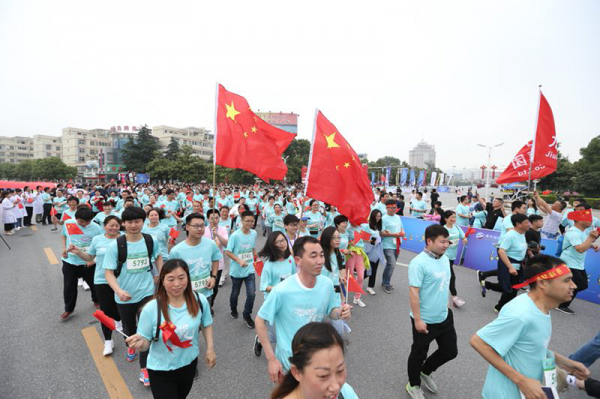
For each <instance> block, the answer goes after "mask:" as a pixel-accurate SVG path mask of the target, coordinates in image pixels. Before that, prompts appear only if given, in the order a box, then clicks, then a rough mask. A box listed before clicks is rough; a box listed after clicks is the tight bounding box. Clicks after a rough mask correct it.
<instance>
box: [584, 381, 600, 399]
mask: <svg viewBox="0 0 600 399" xmlns="http://www.w3.org/2000/svg"><path fill="white" fill-rule="evenodd" d="M584 388H585V393H587V394H588V396H591V397H593V398H600V381H598V380H595V379H593V378H588V379H587V380H585V385H584Z"/></svg>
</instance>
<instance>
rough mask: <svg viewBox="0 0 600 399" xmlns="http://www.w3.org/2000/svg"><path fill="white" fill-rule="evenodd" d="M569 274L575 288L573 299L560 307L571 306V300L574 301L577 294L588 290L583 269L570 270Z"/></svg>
mask: <svg viewBox="0 0 600 399" xmlns="http://www.w3.org/2000/svg"><path fill="white" fill-rule="evenodd" d="M571 273H573V282H574V283H575V285H576V286H577V288H575V290H574V291H573V298H572V299H571V300H570V301H568V302H565V303H561V304H560V307H568V306H569V305H570V304H571V302H573V299H575V296H576V295H577V293H579V292H581V291H585V290H587V289H588V277H587V273H586V271H585V269H583V270H579V269H571Z"/></svg>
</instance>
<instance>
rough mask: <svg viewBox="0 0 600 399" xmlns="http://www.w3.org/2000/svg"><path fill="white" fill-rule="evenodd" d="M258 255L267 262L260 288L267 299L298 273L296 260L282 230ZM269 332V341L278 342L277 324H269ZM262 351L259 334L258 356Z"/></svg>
mask: <svg viewBox="0 0 600 399" xmlns="http://www.w3.org/2000/svg"><path fill="white" fill-rule="evenodd" d="M258 256H259V257H261V258H263V259H265V264H264V267H263V270H262V274H261V276H260V290H261V291H262V292H263V293H264V295H265V300H266V299H267V297H268V296H269V292H271V290H272V289H273V288H275V286H276V285H277V284H279V283H281V282H282V281H283V280H285V279H286V278H288V277H289V276H291V275H292V274H295V273H296V262H294V257H293V256H292V252H291V251H290V246H289V243H288V240H287V238H286V236H285V234H283V233H282V232H281V231H274V232H272V233H271V234H270V235H269V237H267V241H266V242H265V246H264V247H263V249H262V250H261V251H260V252H259V253H258ZM267 328H268V332H269V342H271V344H274V343H275V342H277V337H276V335H275V325H271V324H270V323H269V324H268V326H267ZM261 352H262V345H261V344H260V341H259V340H258V335H256V336H255V337H254V354H255V355H256V356H257V357H258V356H260V354H261Z"/></svg>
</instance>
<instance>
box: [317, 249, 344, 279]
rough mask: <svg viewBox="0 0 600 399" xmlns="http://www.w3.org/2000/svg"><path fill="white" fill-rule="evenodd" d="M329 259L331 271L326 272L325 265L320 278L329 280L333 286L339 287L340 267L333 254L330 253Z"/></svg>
mask: <svg viewBox="0 0 600 399" xmlns="http://www.w3.org/2000/svg"><path fill="white" fill-rule="evenodd" d="M329 259H330V261H331V271H329V270H327V268H326V267H325V265H323V268H322V269H321V276H325V277H327V278H329V279H330V280H331V282H332V283H333V285H334V286H336V285H340V267H339V265H338V260H337V256H336V255H335V253H332V254H331V255H330V257H329Z"/></svg>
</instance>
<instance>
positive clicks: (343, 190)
mask: <svg viewBox="0 0 600 399" xmlns="http://www.w3.org/2000/svg"><path fill="white" fill-rule="evenodd" d="M306 195H307V196H309V197H311V198H315V199H318V200H320V201H323V202H325V203H327V204H331V205H334V206H336V207H337V208H338V211H339V212H340V213H341V214H342V215H345V216H346V217H348V219H349V220H350V222H352V223H354V224H361V223H364V222H366V221H367V219H368V217H369V213H370V211H371V208H370V205H371V203H372V202H373V199H374V196H373V191H371V184H370V182H369V179H368V178H367V175H366V174H365V173H364V169H363V168H362V164H361V162H360V159H358V155H357V154H356V152H355V151H354V150H353V149H352V147H351V146H350V144H349V143H348V142H347V141H346V140H345V139H344V137H343V136H342V135H341V134H340V133H339V132H338V130H337V129H336V127H335V126H334V125H333V124H332V123H331V122H329V121H328V120H327V118H325V116H324V115H323V114H322V113H321V112H320V111H317V115H316V120H315V129H314V132H313V141H312V147H311V151H310V161H309V166H308V176H307V179H306Z"/></svg>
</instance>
